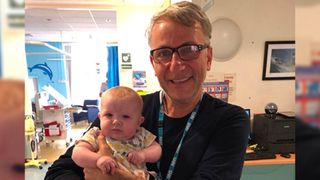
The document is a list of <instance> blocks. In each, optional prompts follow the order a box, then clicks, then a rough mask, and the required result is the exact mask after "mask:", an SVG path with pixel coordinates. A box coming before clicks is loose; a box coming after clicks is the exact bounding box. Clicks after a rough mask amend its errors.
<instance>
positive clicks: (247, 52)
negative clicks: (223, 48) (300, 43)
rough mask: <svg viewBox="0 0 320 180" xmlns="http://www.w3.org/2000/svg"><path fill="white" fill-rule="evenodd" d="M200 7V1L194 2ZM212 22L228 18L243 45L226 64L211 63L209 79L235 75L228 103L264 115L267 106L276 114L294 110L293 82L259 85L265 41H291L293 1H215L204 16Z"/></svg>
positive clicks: (262, 83) (292, 34) (261, 82)
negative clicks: (270, 104)
mask: <svg viewBox="0 0 320 180" xmlns="http://www.w3.org/2000/svg"><path fill="white" fill-rule="evenodd" d="M198 2H199V4H201V3H200V2H202V1H196V3H198ZM206 13H207V15H208V16H209V18H210V20H211V22H213V21H214V20H215V19H217V18H218V17H229V18H231V19H233V20H234V21H235V22H236V23H237V24H238V25H239V27H240V29H241V33H242V43H241V47H240V49H239V51H238V53H237V54H236V55H235V56H234V57H233V58H231V59H230V60H229V61H225V62H221V61H220V62H217V61H213V63H212V69H211V71H210V72H209V74H208V75H209V76H210V75H213V74H215V73H217V74H219V73H234V74H235V75H236V82H235V83H236V89H235V94H234V95H235V96H234V99H233V100H232V101H231V103H234V104H238V105H241V106H242V107H245V108H250V109H251V111H252V114H253V113H262V112H264V107H265V105H266V104H267V103H268V102H274V103H276V104H277V105H278V109H279V111H294V110H295V92H294V83H295V81H294V80H273V81H262V68H263V58H264V43H265V41H279V40H294V39H295V31H294V20H295V19H294V17H295V15H294V1H293V0H282V1H278V0H264V1H261V0H260V1H256V0H227V1H226V0H215V1H214V5H213V7H211V8H210V9H209V10H208V11H207V12H206Z"/></svg>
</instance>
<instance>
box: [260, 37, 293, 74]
mask: <svg viewBox="0 0 320 180" xmlns="http://www.w3.org/2000/svg"><path fill="white" fill-rule="evenodd" d="M287 79H295V41H266V42H265V49H264V62H263V74H262V80H287Z"/></svg>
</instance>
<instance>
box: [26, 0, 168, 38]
mask: <svg viewBox="0 0 320 180" xmlns="http://www.w3.org/2000/svg"><path fill="white" fill-rule="evenodd" d="M151 3H156V4H162V3H164V1H163V0H144V1H143V0H67V1H66V0H63V1H60V0H26V1H25V35H26V41H60V42H75V41H82V40H86V39H98V40H102V41H105V42H116V41H117V33H116V31H117V25H116V24H117V17H116V10H115V9H116V7H117V6H121V5H122V6H123V5H132V4H140V5H141V4H144V5H145V4H151Z"/></svg>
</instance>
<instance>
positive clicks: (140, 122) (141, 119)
mask: <svg viewBox="0 0 320 180" xmlns="http://www.w3.org/2000/svg"><path fill="white" fill-rule="evenodd" d="M143 122H144V117H143V116H141V117H140V120H139V125H141V124H142V123H143Z"/></svg>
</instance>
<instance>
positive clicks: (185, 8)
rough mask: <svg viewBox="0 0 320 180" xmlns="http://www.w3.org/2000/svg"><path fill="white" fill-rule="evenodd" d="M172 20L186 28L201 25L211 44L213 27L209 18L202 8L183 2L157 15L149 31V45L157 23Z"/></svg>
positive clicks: (153, 18)
mask: <svg viewBox="0 0 320 180" xmlns="http://www.w3.org/2000/svg"><path fill="white" fill-rule="evenodd" d="M166 18H168V19H170V20H173V21H175V22H178V23H181V24H183V25H185V26H188V27H190V26H193V25H194V24H196V23H199V24H200V25H201V27H202V30H203V34H204V35H205V37H206V40H207V43H208V44H210V39H211V32H212V27H211V23H210V20H209V18H208V17H207V15H206V14H205V12H204V11H202V10H201V8H200V7H199V6H198V5H196V4H194V3H191V2H188V1H181V2H178V3H175V4H172V5H171V6H169V7H167V8H166V9H164V10H162V11H160V12H158V13H157V14H155V15H154V16H153V17H152V19H151V22H150V25H149V28H148V29H147V37H148V43H149V45H150V42H151V30H152V28H153V26H154V25H155V24H156V22H157V21H159V20H162V19H166Z"/></svg>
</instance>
